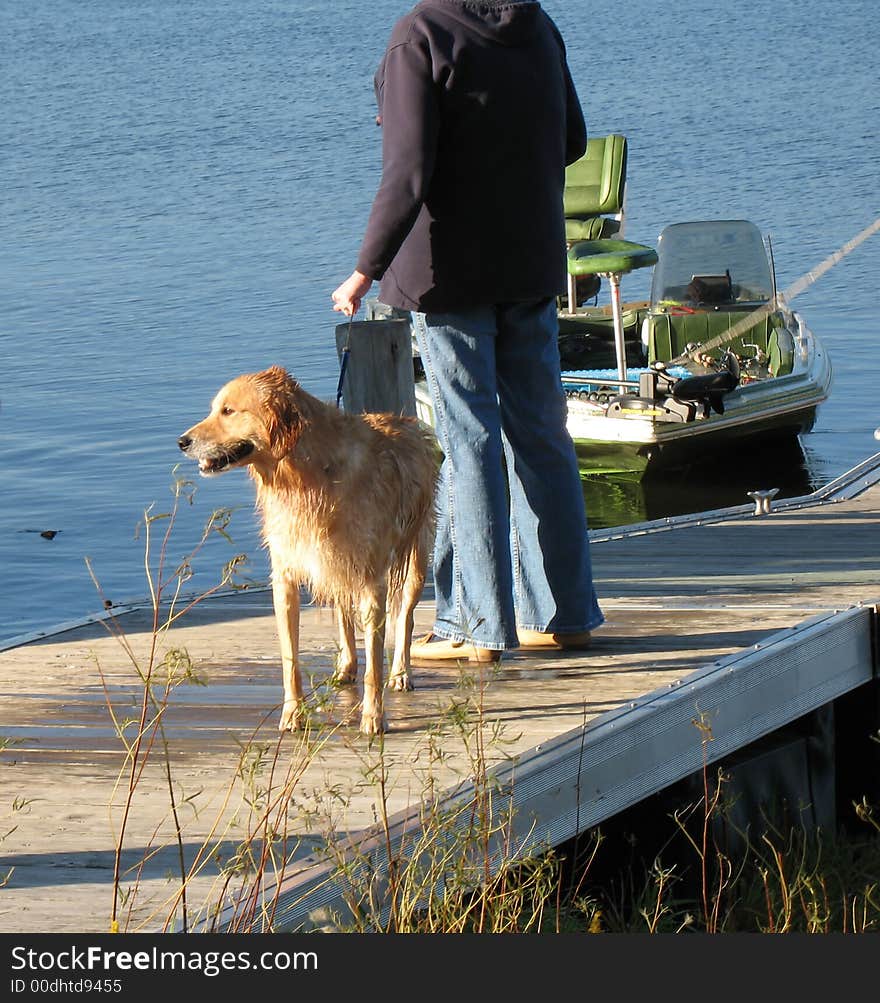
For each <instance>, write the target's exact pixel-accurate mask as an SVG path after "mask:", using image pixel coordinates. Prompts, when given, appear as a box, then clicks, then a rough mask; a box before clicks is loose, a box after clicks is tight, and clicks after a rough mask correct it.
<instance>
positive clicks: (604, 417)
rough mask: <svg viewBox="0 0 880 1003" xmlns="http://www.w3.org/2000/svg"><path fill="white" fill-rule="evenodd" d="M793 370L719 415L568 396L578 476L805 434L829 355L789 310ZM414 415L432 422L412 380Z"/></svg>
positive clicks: (744, 390) (820, 397) (693, 458)
mask: <svg viewBox="0 0 880 1003" xmlns="http://www.w3.org/2000/svg"><path fill="white" fill-rule="evenodd" d="M791 321H792V328H791V329H792V332H793V338H794V342H795V359H794V364H793V367H792V371H791V372H790V373H787V374H786V375H784V376H778V377H773V378H769V379H760V380H754V381H751V382H749V381H748V380H747V379H746V380H744V381H743V382H741V383H740V385H738V386H737V387H736V388H735V389H734V390H732V391H730V392H729V393H727V394H725V395H724V398H723V412H721V413H718V412H716V411H715V410H711V409H707V411H706V413H703V412H702V411H700V413H698V414H697V416H696V417H695V418H694V419H693V420H691V421H664V420H659V419H658V418H657V417H654V416H652V415H651V414H649V413H646V414H638V413H631V414H627V416H613V417H612V416H609V415H608V414H606V413H605V412H604V411H602V410H601V409H599V408H597V407H596V406H595V405H593V404H591V403H590V402H589V401H585V400H582V399H580V398H579V397H578V396H577V395H571V396H570V397H569V402H568V418H567V427H568V431H569V434H570V435H571V437H572V439H573V440H574V443H575V447H576V449H577V453H578V459H579V464H580V468H581V471H582V473H583V474H585V475H591V474H596V473H602V472H614V471H632V472H639V471H641V472H643V473H646V472H647V471H649V470H654V469H658V468H669V467H680V466H686V465H689V464H692V463H695V462H699V461H701V460H704V459H706V458H707V457H711V456H712V454H714V453H717V452H718V451H722V450H723V451H726V450H733V449H761V450H772V449H775V448H778V446H779V444H780V443H782V442H784V441H785V440H791V439H797V438H799V437H800V436H801V435H804V434H806V433H808V432H809V431H810V430H811V429H812V428H813V425H814V423H815V421H816V415H817V409H818V407H819V405H820V404H821V403H822V402H823V401H825V400H826V398H827V397H828V394H829V392H830V389H831V380H832V372H831V365H830V361H829V359H828V357H827V354H826V352H825V351H824V349H823V348H822V346H821V344H820V343H819V341H818V340H817V339H816V337H815V336H814V335H813V333H812V332H811V331H810V330H809V329H808V328H807V327H806V325H805V324H804V322H803V319H802V318H801V317H800V316H799V315H796V314H792V315H791ZM416 407H417V413H418V415H419V417H420V418H421V419H422V420H423V421H424V422H425V423H426V424H429V425H432V426H433V411H432V408H431V402H430V397H429V395H428V391H427V386H426V385H425V384H424V383H423V382H421V381H417V382H416Z"/></svg>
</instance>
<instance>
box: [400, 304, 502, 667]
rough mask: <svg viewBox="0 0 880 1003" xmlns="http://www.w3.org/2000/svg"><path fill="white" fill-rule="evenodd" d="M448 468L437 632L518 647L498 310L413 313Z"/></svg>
mask: <svg viewBox="0 0 880 1003" xmlns="http://www.w3.org/2000/svg"><path fill="white" fill-rule="evenodd" d="M413 328H414V331H415V335H416V342H417V344H418V347H419V352H420V354H421V357H422V363H423V365H424V367H425V374H426V376H427V380H428V387H429V389H430V393H431V400H432V403H433V407H434V424H435V430H436V432H437V438H438V439H439V442H440V447H441V449H442V450H443V457H444V459H443V465H442V468H441V472H440V484H439V488H438V495H437V537H436V543H435V548H434V587H435V596H436V602H437V612H436V616H435V620H434V633H435V634H437V636H438V637H445V638H451V639H452V640H455V641H464V640H467V641H472V642H474V643H475V644H477V645H479V646H480V647H483V648H493V649H503V648H510V647H516V645H517V643H518V642H517V636H516V618H515V613H514V605H513V570H512V563H511V553H510V521H509V513H508V500H507V483H506V478H505V476H504V465H503V455H504V453H503V446H502V440H501V416H500V413H499V409H498V398H497V388H496V376H495V342H496V326H495V309H494V308H493V307H486V308H479V309H474V310H467V311H461V312H456V313H446V314H438V313H430V314H422V313H414V314H413Z"/></svg>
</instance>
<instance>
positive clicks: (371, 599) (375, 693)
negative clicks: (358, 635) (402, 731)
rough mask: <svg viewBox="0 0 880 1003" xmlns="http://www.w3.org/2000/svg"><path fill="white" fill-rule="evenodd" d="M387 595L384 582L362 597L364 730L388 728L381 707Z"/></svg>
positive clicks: (368, 732) (364, 731) (362, 714)
mask: <svg viewBox="0 0 880 1003" xmlns="http://www.w3.org/2000/svg"><path fill="white" fill-rule="evenodd" d="M385 599H386V590H385V587H384V585H383V586H379V585H375V586H373V587H370V588H369V589H368V591H366V592H365V593H364V595H363V596H362V597H361V603H360V608H361V617H362V618H363V622H364V653H365V658H364V663H365V664H364V702H363V708H362V710H361V731H362V732H363V733H364V734H365V735H378V734H379V733H380V732H383V731H385V715H384V713H383V707H382V686H383V679H382V676H383V668H384V661H385Z"/></svg>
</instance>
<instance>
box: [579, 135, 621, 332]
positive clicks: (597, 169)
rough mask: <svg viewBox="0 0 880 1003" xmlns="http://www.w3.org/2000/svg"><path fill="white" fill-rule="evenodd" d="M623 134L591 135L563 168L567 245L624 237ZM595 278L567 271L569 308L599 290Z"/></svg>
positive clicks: (597, 281)
mask: <svg viewBox="0 0 880 1003" xmlns="http://www.w3.org/2000/svg"><path fill="white" fill-rule="evenodd" d="M626 157H627V146H626V137H625V136H621V135H619V134H617V133H611V134H609V135H607V136H593V137H591V138H590V139H588V140H587V149H586V152H585V153H584V155H583V156H582V157H581V158H580V160H577V161H575V162H574V163H573V164H569V166H568V167H567V168H566V169H565V190H564V192H563V207H564V210H565V241H566V248H567V249H570V248H571V247H572V245H573V244H574V243H575V242H577V241H581V240H606V239H609V238H611V237H618V238H620V239H622V238H623V229H624V199H625V195H626ZM599 285H600V282H599V279H598V277H597V278H596V280H595V282H589V281H587V282H581V283H578V282H577V277H576V275H574V274H573V273H572V272H570V271H569V275H568V293H567V300H568V304H567V305H568V310H569V311H570V312H574V310H576V309H577V307H578V306H579V305H580V302H581V301H582V300H584V299H588V298H590V297H591V296H594V295H595V294H596V293H597V292H598V291H599Z"/></svg>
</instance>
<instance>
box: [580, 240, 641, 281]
mask: <svg viewBox="0 0 880 1003" xmlns="http://www.w3.org/2000/svg"><path fill="white" fill-rule="evenodd" d="M656 264H657V252H656V251H655V250H654V248H653V247H648V246H647V245H645V244H636V243H635V242H634V241H631V240H580V241H578V242H577V243H576V244H572V246H571V247H570V248H569V249H568V274H569V275H612V274H613V275H618V276H620V275H625V274H626V273H627V272H632V271H635V269H637V268H646V267H648V266H650V265H656Z"/></svg>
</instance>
